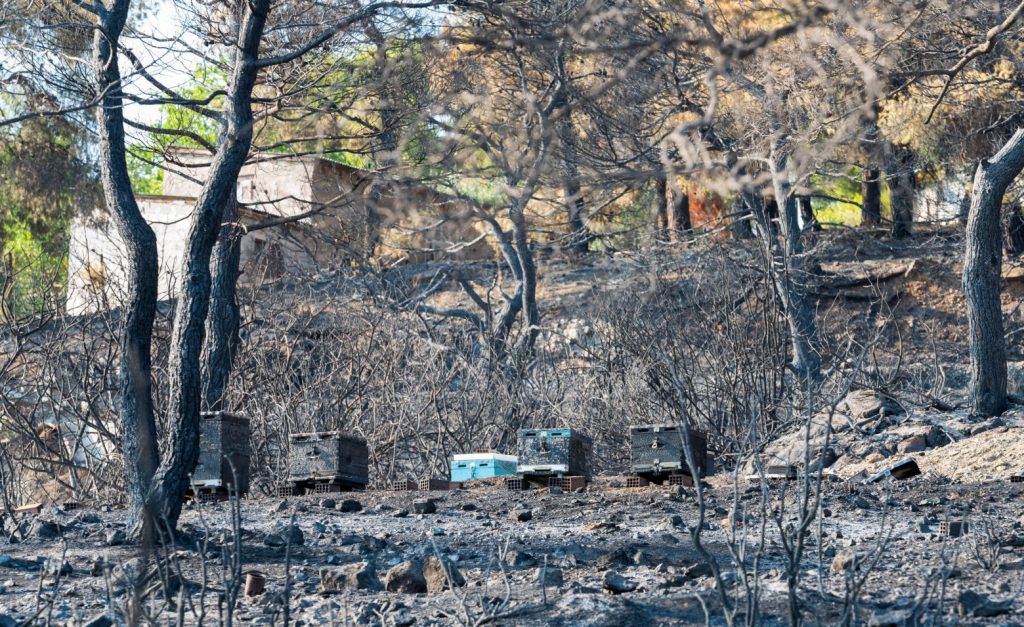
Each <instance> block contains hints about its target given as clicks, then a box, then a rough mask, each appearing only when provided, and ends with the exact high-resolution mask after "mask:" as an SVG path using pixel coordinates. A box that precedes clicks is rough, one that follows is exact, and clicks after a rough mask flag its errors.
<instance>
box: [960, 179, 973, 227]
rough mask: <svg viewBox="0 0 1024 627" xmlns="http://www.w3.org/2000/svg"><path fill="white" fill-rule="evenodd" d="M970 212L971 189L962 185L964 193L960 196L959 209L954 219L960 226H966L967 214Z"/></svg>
mask: <svg viewBox="0 0 1024 627" xmlns="http://www.w3.org/2000/svg"><path fill="white" fill-rule="evenodd" d="M970 213H971V190H970V188H969V187H964V195H963V196H961V197H960V211H959V212H958V213H957V216H956V220H957V222H959V223H960V226H961V227H966V226H967V216H968V215H969V214H970Z"/></svg>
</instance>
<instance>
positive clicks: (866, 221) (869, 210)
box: [860, 167, 882, 226]
mask: <svg viewBox="0 0 1024 627" xmlns="http://www.w3.org/2000/svg"><path fill="white" fill-rule="evenodd" d="M863 175H864V178H863V179H862V180H861V184H860V199H861V200H860V202H861V205H860V223H861V225H862V226H878V225H879V224H881V223H882V173H881V172H879V171H878V170H877V169H875V168H868V167H865V168H864V170H863Z"/></svg>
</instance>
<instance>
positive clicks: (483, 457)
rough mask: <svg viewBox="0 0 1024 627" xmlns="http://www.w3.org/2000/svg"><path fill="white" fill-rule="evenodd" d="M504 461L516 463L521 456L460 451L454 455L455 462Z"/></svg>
mask: <svg viewBox="0 0 1024 627" xmlns="http://www.w3.org/2000/svg"><path fill="white" fill-rule="evenodd" d="M491 460H495V461H502V462H512V463H513V464H515V463H516V462H518V461H519V458H518V457H516V456H515V455H503V454H501V453H460V454H458V455H452V461H453V462H474V461H491Z"/></svg>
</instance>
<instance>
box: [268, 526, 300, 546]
mask: <svg viewBox="0 0 1024 627" xmlns="http://www.w3.org/2000/svg"><path fill="white" fill-rule="evenodd" d="M289 542H290V543H291V545H292V546H302V545H303V544H305V542H306V538H305V535H303V533H302V529H299V526H298V525H288V527H286V528H285V529H284V530H283V531H282V532H281V533H268V534H267V535H266V537H264V538H263V544H265V545H267V546H269V547H274V548H280V547H283V546H286V545H287V544H289Z"/></svg>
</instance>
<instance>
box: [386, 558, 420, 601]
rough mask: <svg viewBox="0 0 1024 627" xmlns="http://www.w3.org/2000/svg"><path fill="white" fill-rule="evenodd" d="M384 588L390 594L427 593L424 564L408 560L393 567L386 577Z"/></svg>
mask: <svg viewBox="0 0 1024 627" xmlns="http://www.w3.org/2000/svg"><path fill="white" fill-rule="evenodd" d="M384 588H385V589H386V590H387V591H388V592H405V593H410V594H419V593H421V592H426V591H427V580H426V578H425V577H424V576H423V564H422V563H421V562H420V561H419V560H408V561H405V562H402V563H401V564H398V565H397V566H394V567H392V568H391V570H389V571H388V572H387V574H386V575H385V576H384Z"/></svg>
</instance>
